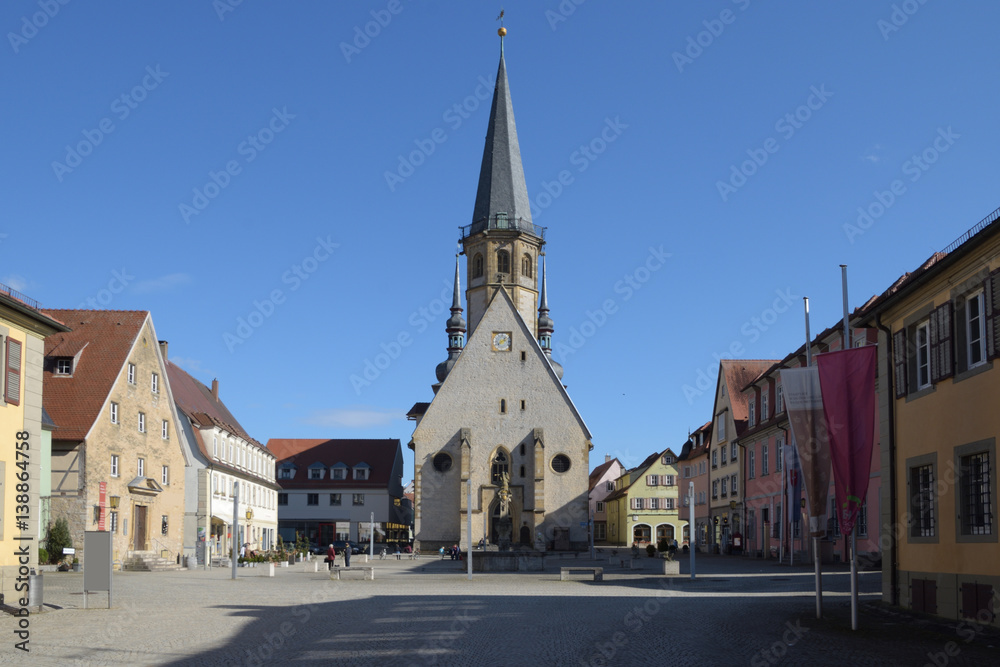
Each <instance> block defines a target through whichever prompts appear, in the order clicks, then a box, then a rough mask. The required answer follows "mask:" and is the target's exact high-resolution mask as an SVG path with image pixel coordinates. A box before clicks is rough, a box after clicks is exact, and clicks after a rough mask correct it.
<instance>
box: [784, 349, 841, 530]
mask: <svg viewBox="0 0 1000 667" xmlns="http://www.w3.org/2000/svg"><path fill="white" fill-rule="evenodd" d="M781 386H782V387H783V390H784V397H785V405H786V406H787V408H788V422H789V424H790V425H791V427H792V435H793V436H794V439H793V442H794V444H795V447H796V449H797V450H798V454H799V462H800V464H801V465H802V481H803V483H804V485H805V490H806V498H808V501H809V536H810V537H823V536H824V535H826V521H827V507H826V506H827V502H828V501H827V499H828V498H829V496H830V444H829V442H828V441H827V426H826V418H825V417H824V415H823V394H822V392H821V391H820V386H819V375H817V373H816V367H815V366H810V367H808V368H785V369H782V371H781Z"/></svg>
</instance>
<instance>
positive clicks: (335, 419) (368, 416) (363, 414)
mask: <svg viewBox="0 0 1000 667" xmlns="http://www.w3.org/2000/svg"><path fill="white" fill-rule="evenodd" d="M404 416H405V415H404V412H403V411H402V410H375V409H370V408H347V409H343V410H339V409H333V410H319V411H317V412H314V413H312V414H311V415H309V416H308V417H306V419H305V422H306V423H307V424H315V425H317V426H337V427H341V428H369V427H371V426H382V425H384V424H388V423H390V422H393V421H396V420H397V419H403V418H404Z"/></svg>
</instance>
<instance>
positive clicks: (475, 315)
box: [460, 28, 545, 338]
mask: <svg viewBox="0 0 1000 667" xmlns="http://www.w3.org/2000/svg"><path fill="white" fill-rule="evenodd" d="M501 31H502V32H501V38H500V66H499V69H498V70H497V82H496V88H494V90H493V105H492V106H491V108H490V120H489V127H488V128H487V131H486V146H485V148H484V149H483V162H482V166H481V168H480V170H479V187H478V189H477V190H476V204H475V208H474V209H473V213H472V224H470V225H466V226H464V227H461V228H460V229H461V235H462V236H461V239H460V242H461V244H462V247H463V251H464V253H463V254H465V258H466V281H465V284H466V286H467V288H466V292H465V296H466V303H467V305H468V310H469V331H470V332H473V331H475V330H476V326H478V324H479V321H480V320H481V319H482V317H483V313H484V312H485V311H486V306H487V305H488V304H489V302H490V300H491V299H492V298H493V296H494V295H495V294H496V292H497V291H498V290H500V289H503V290H506V291H507V293H508V294H509V295H510V298H511V300H512V301H513V302H514V305H515V306H516V307H517V310H518V312H519V313H520V314H521V317H522V318H524V321H525V323H526V324H527V325H528V327H529V328H530V329H531V331H532V333H533V334H534V335H535V337H536V338H537V337H538V334H539V332H538V319H537V312H536V308H537V304H538V258H539V255H540V254H541V252H542V247H543V246H544V244H545V228H544V227H540V226H538V225H536V224H534V223H533V222H532V221H531V202H530V200H529V199H528V189H527V187H526V186H525V181H524V168H523V167H522V166H521V149H520V147H519V146H518V143H517V128H516V127H515V126H514V108H513V106H512V104H511V99H510V88H509V87H508V85H507V66H506V65H505V64H504V58H503V35H504V34H505V33H506V31H505V30H504V29H503V28H501Z"/></svg>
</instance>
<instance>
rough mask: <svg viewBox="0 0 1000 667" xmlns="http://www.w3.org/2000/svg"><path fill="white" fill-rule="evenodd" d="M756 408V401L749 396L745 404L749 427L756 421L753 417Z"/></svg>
mask: <svg viewBox="0 0 1000 667" xmlns="http://www.w3.org/2000/svg"><path fill="white" fill-rule="evenodd" d="M756 409H757V401H755V400H754V399H752V398H751V399H750V402H749V403H748V404H747V419H749V420H750V427H751V428H752V427H753V425H754V423H755V421H756V420H755V419H754V417H755V413H756Z"/></svg>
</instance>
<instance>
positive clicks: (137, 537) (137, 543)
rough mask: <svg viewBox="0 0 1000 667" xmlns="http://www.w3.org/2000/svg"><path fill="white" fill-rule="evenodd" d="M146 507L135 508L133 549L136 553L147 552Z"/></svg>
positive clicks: (138, 506) (137, 506)
mask: <svg viewBox="0 0 1000 667" xmlns="http://www.w3.org/2000/svg"><path fill="white" fill-rule="evenodd" d="M146 509H147V508H146V506H145V505H136V506H135V519H134V520H133V521H132V548H133V549H134V550H135V551H145V550H146V523H147V522H146Z"/></svg>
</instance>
